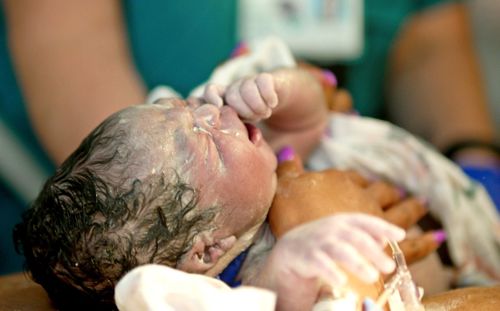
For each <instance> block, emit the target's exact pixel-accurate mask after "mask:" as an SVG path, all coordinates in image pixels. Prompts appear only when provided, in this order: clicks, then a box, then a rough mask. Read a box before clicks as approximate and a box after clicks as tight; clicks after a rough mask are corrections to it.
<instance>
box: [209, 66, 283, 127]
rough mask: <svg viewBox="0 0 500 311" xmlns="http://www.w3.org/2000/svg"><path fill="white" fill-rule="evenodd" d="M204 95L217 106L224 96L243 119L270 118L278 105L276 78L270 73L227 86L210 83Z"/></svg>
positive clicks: (220, 103)
mask: <svg viewBox="0 0 500 311" xmlns="http://www.w3.org/2000/svg"><path fill="white" fill-rule="evenodd" d="M203 96H204V98H205V100H206V101H208V102H210V103H212V104H215V105H217V106H222V103H223V99H222V98H224V100H225V103H226V104H227V105H228V106H231V107H232V108H233V109H234V110H236V112H237V113H238V115H239V116H240V117H241V118H242V119H244V120H247V121H253V122H256V121H260V120H262V119H267V118H269V117H270V116H271V114H272V109H273V108H275V107H276V106H277V105H278V94H277V93H276V89H275V85H274V79H273V76H272V75H271V74H269V73H260V74H258V75H255V76H252V77H248V78H244V79H241V80H238V81H236V82H234V83H232V84H231V85H229V86H228V87H227V88H224V87H221V86H218V85H215V84H209V85H208V86H207V87H206V88H205V93H204V95H203Z"/></svg>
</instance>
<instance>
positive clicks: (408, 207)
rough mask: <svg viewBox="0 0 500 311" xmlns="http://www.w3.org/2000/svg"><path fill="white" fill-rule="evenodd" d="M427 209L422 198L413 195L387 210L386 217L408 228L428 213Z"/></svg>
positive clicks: (391, 221) (397, 224) (389, 220)
mask: <svg viewBox="0 0 500 311" xmlns="http://www.w3.org/2000/svg"><path fill="white" fill-rule="evenodd" d="M427 211H428V210H427V208H426V207H425V205H424V203H423V202H422V201H421V200H418V199H416V198H413V197H412V198H408V199H405V200H403V201H402V202H400V203H398V204H396V205H394V206H392V207H391V208H389V209H387V210H385V212H384V218H385V220H387V221H388V222H390V223H392V224H395V225H396V226H398V227H401V228H404V229H408V228H410V227H411V226H413V225H414V224H416V223H417V222H418V221H419V220H420V219H421V218H422V217H423V216H424V215H425V214H427Z"/></svg>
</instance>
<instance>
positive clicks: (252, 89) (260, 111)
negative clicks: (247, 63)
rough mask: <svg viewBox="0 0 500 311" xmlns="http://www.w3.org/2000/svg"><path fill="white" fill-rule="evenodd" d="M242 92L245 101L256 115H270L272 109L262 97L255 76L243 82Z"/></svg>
mask: <svg viewBox="0 0 500 311" xmlns="http://www.w3.org/2000/svg"><path fill="white" fill-rule="evenodd" d="M240 93H241V97H242V98H243V101H244V102H245V103H246V104H247V105H248V107H250V109H251V110H252V111H253V112H254V114H255V115H256V116H259V117H269V116H270V112H271V110H270V108H269V107H267V105H266V103H265V102H264V99H263V98H262V97H261V94H260V93H259V89H258V87H257V84H256V83H255V81H254V79H253V78H250V79H245V80H244V81H243V83H241V86H240Z"/></svg>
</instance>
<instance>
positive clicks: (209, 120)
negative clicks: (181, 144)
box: [194, 104, 220, 128]
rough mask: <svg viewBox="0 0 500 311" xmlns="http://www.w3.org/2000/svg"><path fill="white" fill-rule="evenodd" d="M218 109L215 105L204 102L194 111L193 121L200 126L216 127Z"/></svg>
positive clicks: (218, 122) (217, 125) (218, 124)
mask: <svg viewBox="0 0 500 311" xmlns="http://www.w3.org/2000/svg"><path fill="white" fill-rule="evenodd" d="M219 116H220V111H219V108H217V106H215V105H211V104H204V105H201V106H200V107H198V108H197V109H196V110H195V111H194V117H195V123H196V125H197V126H199V127H202V128H218V127H219V126H220V119H219Z"/></svg>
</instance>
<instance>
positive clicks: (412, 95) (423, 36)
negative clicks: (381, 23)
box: [387, 4, 494, 153]
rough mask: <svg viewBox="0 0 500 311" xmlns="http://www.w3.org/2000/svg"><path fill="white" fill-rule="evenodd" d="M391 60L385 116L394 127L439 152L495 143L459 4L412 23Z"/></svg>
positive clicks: (425, 13) (418, 17)
mask: <svg viewBox="0 0 500 311" xmlns="http://www.w3.org/2000/svg"><path fill="white" fill-rule="evenodd" d="M390 60H391V61H390V64H389V65H390V68H389V77H388V78H389V79H388V85H387V94H388V100H389V109H388V112H389V113H390V114H391V118H392V120H393V121H394V122H395V123H397V124H400V125H401V126H403V127H405V128H407V129H408V130H410V131H411V132H413V133H415V134H418V135H420V136H422V137H424V138H425V139H427V140H429V141H430V142H431V143H432V144H434V145H435V146H437V147H438V148H439V149H441V150H443V149H446V148H447V147H449V146H450V145H452V144H454V143H456V142H459V141H463V140H468V139H474V140H481V141H486V142H492V141H493V136H494V132H493V126H492V121H491V119H490V116H489V115H488V111H487V105H486V97H485V92H484V90H483V83H482V81H481V77H480V72H479V66H478V63H477V60H476V58H475V55H474V50H473V45H472V39H471V33H470V30H469V22H468V17H467V13H466V11H465V9H464V7H463V6H462V5H460V4H445V5H440V6H436V7H435V8H433V9H428V10H426V11H423V12H422V13H420V14H418V15H416V16H415V17H413V18H412V19H410V20H409V21H408V22H407V24H406V25H405V27H403V29H402V31H401V33H400V35H399V38H398V40H397V42H396V44H395V46H394V49H393V53H392V55H391V57H390ZM471 151H472V150H471ZM476 152H479V153H484V152H481V150H477V151H476Z"/></svg>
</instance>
